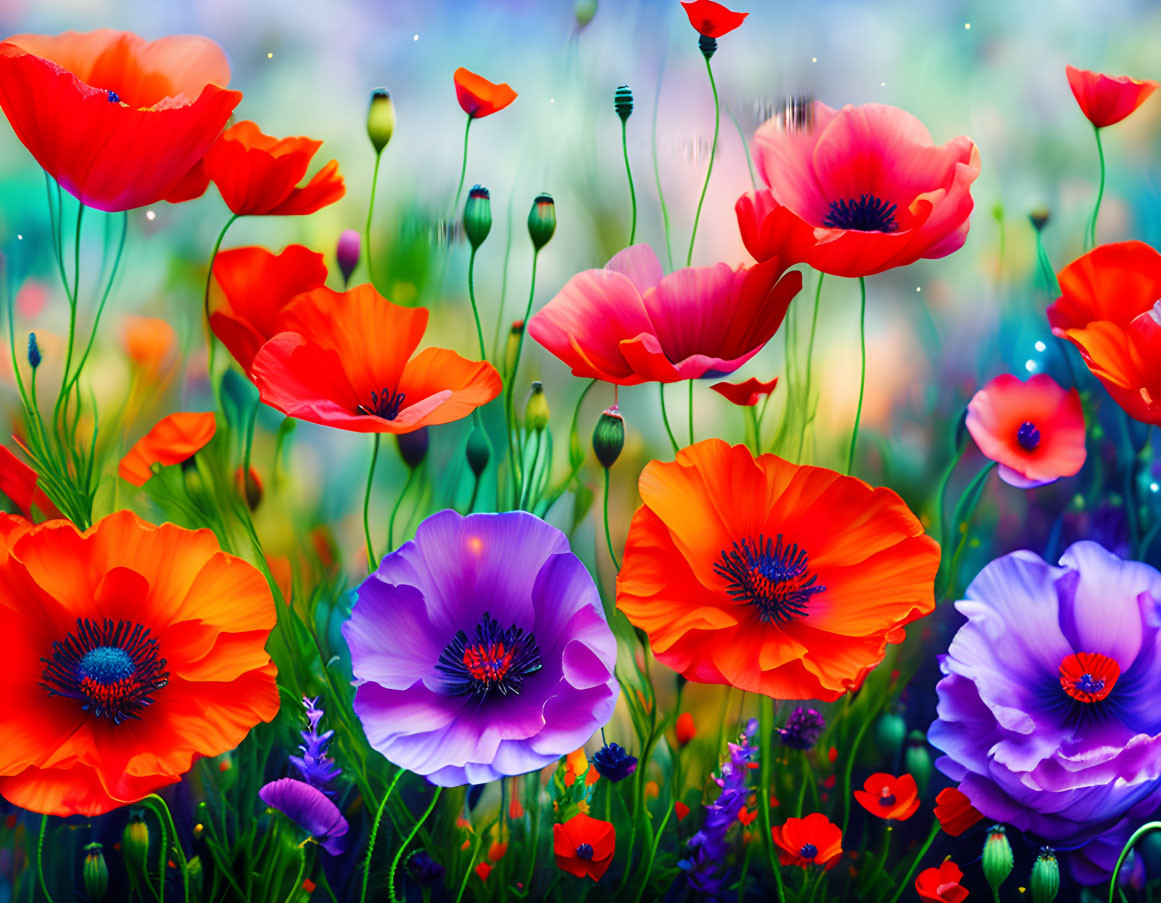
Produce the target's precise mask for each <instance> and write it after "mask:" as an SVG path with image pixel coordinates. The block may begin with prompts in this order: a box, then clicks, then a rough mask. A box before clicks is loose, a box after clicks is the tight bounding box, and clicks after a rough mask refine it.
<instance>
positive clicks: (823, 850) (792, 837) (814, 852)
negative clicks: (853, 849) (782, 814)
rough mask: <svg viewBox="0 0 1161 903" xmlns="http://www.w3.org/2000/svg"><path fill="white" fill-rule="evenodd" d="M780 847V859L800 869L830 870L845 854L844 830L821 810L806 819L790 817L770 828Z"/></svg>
mask: <svg viewBox="0 0 1161 903" xmlns="http://www.w3.org/2000/svg"><path fill="white" fill-rule="evenodd" d="M770 832H771V834H772V835H773V836H774V843H775V844H776V845H777V847H778V861H779V862H781V863H782V864H783V865H797V866H798V867H799V868H804V869H809V868H815V867H818V868H822V869H824V870H827V871H829V870H830V869H832V868H834V866H835V865H837V864H838V861H839V859H840V858H841V857H842V854H843V832H842V830H841V829H840V828H839V826H838V825H836V824H834V823H833V822H831V821H830V819H828V818H827V817H826V816H825V815H823V814H822V813H821V812H812V813H811V814H810V815H808V816H806V818H788V819H786V823H785V824H783V825H778V826H775V827H773V828H771V829H770Z"/></svg>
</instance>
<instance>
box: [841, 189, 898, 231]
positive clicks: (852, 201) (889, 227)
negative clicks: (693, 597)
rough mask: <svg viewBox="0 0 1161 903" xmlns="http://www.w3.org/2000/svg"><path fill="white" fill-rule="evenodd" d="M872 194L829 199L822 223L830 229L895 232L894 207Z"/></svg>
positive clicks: (896, 205) (896, 224)
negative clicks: (834, 199) (828, 207)
mask: <svg viewBox="0 0 1161 903" xmlns="http://www.w3.org/2000/svg"><path fill="white" fill-rule="evenodd" d="M898 206H899V205H898V204H888V203H887V202H886V201H884V200H882V199H881V198H877V197H875V196H874V195H873V194H864V195H862V196H861V197H858V198H849V199H848V200H844V201H831V202H830V210H829V211H828V212H827V214H826V216H825V217H823V220H822V224H823V225H824V226H828V227H829V228H831V229H853V230H854V231H856V232H897V231H898V230H899V224H898V223H897V222H895V208H896V207H898Z"/></svg>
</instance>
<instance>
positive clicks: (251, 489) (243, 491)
mask: <svg viewBox="0 0 1161 903" xmlns="http://www.w3.org/2000/svg"><path fill="white" fill-rule="evenodd" d="M234 485H235V486H236V487H237V489H238V494H239V495H240V496H242V498H244V499H245V500H246V505H247V507H248V508H249V509H250V510H251V511H257V510H258V506H259V505H261V504H262V480H261V479H260V478H259V476H258V471H256V470H255V469H254V468H253V467H251V468H250V470H249V472H243V469H242V468H241V467H239V468H238V469H237V471H235V473H234Z"/></svg>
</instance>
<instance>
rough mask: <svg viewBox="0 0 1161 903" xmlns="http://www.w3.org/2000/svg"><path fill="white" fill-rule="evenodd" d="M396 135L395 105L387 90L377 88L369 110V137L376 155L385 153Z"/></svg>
mask: <svg viewBox="0 0 1161 903" xmlns="http://www.w3.org/2000/svg"><path fill="white" fill-rule="evenodd" d="M394 134H395V103H394V102H393V101H392V100H391V92H390V91H388V90H387V89H386V88H376V89H375V90H374V91H372V92H371V106H370V107H369V108H368V109H367V137H368V138H370V139H371V146H372V147H374V148H375V153H377V154H381V153H383V148H385V147H386V146H387V142H388V141H390V140H391V136H392V135H394Z"/></svg>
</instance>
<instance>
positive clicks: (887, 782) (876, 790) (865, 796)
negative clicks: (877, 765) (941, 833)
mask: <svg viewBox="0 0 1161 903" xmlns="http://www.w3.org/2000/svg"><path fill="white" fill-rule="evenodd" d="M854 794H855V799H856V800H858V803H859V805H860V806H862V807H863V808H864V809H866V810H867V811H868V812H870V813H871V814H872V815H877V816H878V817H879V818H887V819H891V820H893V821H906V820H907V819H909V818H910V817H911V816H912V815H914V814H915V813H916V811H917V810H918V809H919V788H918V787H917V786H916V784H915V778H913V777H911V775H909V774H905V775H903V776H902V777H898V778H897V777H893V776H892V775H889V774H885V773H884V772H879V773H877V774H873V775H871V776H870V777H869V778H867V780H866V781H865V782H864V783H863V789H862V790H856V791H854Z"/></svg>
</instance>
